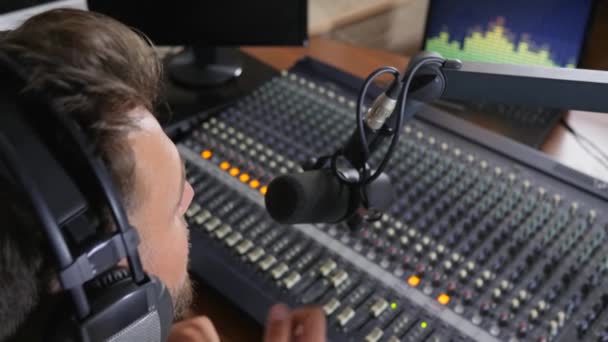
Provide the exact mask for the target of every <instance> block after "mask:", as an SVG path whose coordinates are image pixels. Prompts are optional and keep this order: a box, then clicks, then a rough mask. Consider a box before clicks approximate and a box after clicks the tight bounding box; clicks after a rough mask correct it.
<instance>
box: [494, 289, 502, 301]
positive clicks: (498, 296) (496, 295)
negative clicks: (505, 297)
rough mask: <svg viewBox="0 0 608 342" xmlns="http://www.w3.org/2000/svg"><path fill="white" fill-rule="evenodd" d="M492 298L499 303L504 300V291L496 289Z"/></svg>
mask: <svg viewBox="0 0 608 342" xmlns="http://www.w3.org/2000/svg"><path fill="white" fill-rule="evenodd" d="M492 298H494V299H495V300H497V301H499V300H500V299H501V298H502V291H501V290H500V289H499V288H495V289H494V290H493V291H492Z"/></svg>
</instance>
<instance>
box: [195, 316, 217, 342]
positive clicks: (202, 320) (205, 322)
mask: <svg viewBox="0 0 608 342" xmlns="http://www.w3.org/2000/svg"><path fill="white" fill-rule="evenodd" d="M195 319H196V321H197V324H198V325H199V326H200V327H201V331H203V333H204V336H205V337H206V338H207V341H209V342H220V337H219V336H218V334H217V330H215V327H214V326H213V323H211V320H210V319H209V318H208V317H207V316H198V317H196V318H195Z"/></svg>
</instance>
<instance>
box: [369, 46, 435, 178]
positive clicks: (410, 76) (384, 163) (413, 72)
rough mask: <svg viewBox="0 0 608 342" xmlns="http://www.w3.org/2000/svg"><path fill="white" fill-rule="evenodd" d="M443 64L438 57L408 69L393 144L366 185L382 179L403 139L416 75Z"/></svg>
mask: <svg viewBox="0 0 608 342" xmlns="http://www.w3.org/2000/svg"><path fill="white" fill-rule="evenodd" d="M443 62H444V59H442V58H436V57H429V58H424V59H422V60H420V61H419V62H417V63H416V64H414V65H413V66H411V67H410V68H408V72H407V73H406V74H405V75H403V79H402V80H401V83H404V80H405V84H404V85H403V87H402V88H401V93H400V99H401V101H399V107H397V109H396V110H397V113H396V115H398V116H397V121H396V123H395V127H394V132H393V137H392V139H391V143H390V145H389V147H388V150H387V151H386V153H385V155H384V158H383V159H382V161H381V162H380V165H379V166H378V169H376V171H375V172H374V174H372V175H371V176H370V177H366V179H365V184H369V183H371V182H373V181H374V180H376V179H377V178H378V177H380V175H381V174H382V172H384V169H385V168H386V166H387V165H388V161H389V160H390V159H391V157H392V155H393V153H394V151H395V148H396V146H397V143H398V142H399V138H400V137H401V124H402V123H403V121H404V120H405V114H406V113H405V107H406V102H407V93H408V91H409V88H410V84H411V82H412V80H413V79H414V76H415V75H416V72H417V71H418V70H419V69H420V68H422V67H423V66H426V65H429V64H440V65H441V64H442V63H443ZM406 77H407V79H406Z"/></svg>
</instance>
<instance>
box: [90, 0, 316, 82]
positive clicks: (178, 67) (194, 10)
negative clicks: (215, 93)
mask: <svg viewBox="0 0 608 342" xmlns="http://www.w3.org/2000/svg"><path fill="white" fill-rule="evenodd" d="M307 7H308V3H307V0H263V1H255V0H219V1H217V0H173V1H137V0H89V9H91V10H93V11H97V12H101V13H105V14H108V15H110V16H112V17H114V18H116V19H118V20H120V21H122V22H124V23H126V24H128V25H130V26H132V27H135V28H137V29H139V30H140V31H142V32H143V33H145V34H146V35H147V36H148V37H150V38H151V39H152V41H154V43H156V44H159V45H187V46H188V47H189V48H188V49H186V50H185V52H184V53H183V54H181V55H178V56H176V57H175V58H173V60H172V61H171V62H170V63H169V65H168V72H169V74H170V76H171V78H172V79H173V80H174V81H176V82H177V83H179V84H181V85H186V86H209V85H215V84H219V83H222V82H225V81H228V80H230V79H233V78H234V77H238V76H239V75H240V72H241V69H240V65H239V63H238V62H237V61H235V60H234V56H233V55H232V54H231V52H233V51H234V50H232V49H222V48H218V47H228V46H232V47H234V46H239V45H303V44H305V42H306V40H307V38H308V30H307V10H308V8H307Z"/></svg>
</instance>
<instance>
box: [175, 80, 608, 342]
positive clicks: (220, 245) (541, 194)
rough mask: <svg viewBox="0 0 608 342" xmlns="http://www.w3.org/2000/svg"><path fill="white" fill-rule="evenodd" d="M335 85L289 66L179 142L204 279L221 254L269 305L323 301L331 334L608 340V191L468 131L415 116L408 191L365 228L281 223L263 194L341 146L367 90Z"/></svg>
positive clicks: (401, 149) (402, 164)
mask: <svg viewBox="0 0 608 342" xmlns="http://www.w3.org/2000/svg"><path fill="white" fill-rule="evenodd" d="M333 84H334V83H329V84H326V83H324V82H323V78H320V77H319V76H318V75H314V74H311V75H303V74H301V73H287V72H284V73H283V74H282V75H281V76H278V77H276V78H274V79H272V80H271V81H269V82H267V83H265V84H264V85H262V86H261V87H260V88H259V89H257V90H256V91H254V92H253V93H251V94H249V95H248V96H246V97H244V98H243V99H241V100H239V101H237V103H235V104H234V105H233V106H231V107H229V108H227V109H224V110H222V111H221V112H219V113H216V114H215V115H213V116H210V117H207V118H205V119H204V120H202V121H201V123H200V124H199V125H198V126H197V127H196V128H195V129H194V130H193V131H192V132H191V134H190V136H189V137H187V138H186V139H184V140H182V141H180V142H179V145H178V148H179V150H180V153H181V154H182V156H183V157H184V159H185V160H186V161H187V175H188V180H189V181H190V182H191V184H192V186H193V188H194V189H195V193H196V195H195V200H194V202H193V204H192V206H191V207H190V209H189V210H188V211H187V213H186V216H187V220H188V222H189V223H190V226H191V232H192V235H193V247H192V253H191V256H192V257H193V258H195V259H193V260H192V267H191V268H192V272H193V273H194V274H195V276H197V277H199V278H202V279H203V280H206V281H209V282H211V283H212V282H213V279H211V278H212V277H214V276H215V275H214V274H207V273H206V272H205V271H203V270H204V269H205V267H207V266H204V264H205V263H206V262H208V261H207V260H198V259H196V258H198V256H199V255H200V258H201V259H202V258H203V256H205V255H211V256H218V257H217V258H218V260H219V255H221V259H222V262H225V265H227V266H229V267H228V268H230V269H234V273H235V274H238V275H239V276H241V277H243V278H242V279H241V280H242V281H240V282H237V283H238V284H236V283H235V284H233V285H234V286H237V287H240V288H242V289H251V291H254V290H253V289H252V288H255V291H259V292H260V294H265V296H266V297H268V305H270V304H271V303H272V302H273V301H287V302H288V303H290V304H291V305H303V304H318V305H320V306H321V307H322V308H323V310H324V312H325V313H326V315H327V319H328V329H329V330H330V332H329V336H330V337H331V339H332V340H345V341H469V340H483V341H492V340H496V341H498V340H501V341H519V340H522V341H523V340H535V341H554V340H561V341H577V340H600V341H601V340H602V339H601V338H604V337H605V336H608V314H607V313H606V311H607V310H606V306H608V286H607V285H608V284H607V283H608V281H607V280H606V278H607V277H606V269H607V268H608V257H607V256H608V247H607V244H606V222H607V219H606V216H605V214H604V212H603V209H604V208H606V203H607V202H606V199H605V198H603V197H600V196H597V195H595V194H590V193H588V192H585V191H583V190H581V189H579V188H577V187H575V186H572V185H570V184H566V183H565V182H563V181H561V180H559V179H557V178H556V177H552V175H551V174H547V173H546V172H541V171H542V170H539V168H538V167H535V165H527V164H524V163H521V162H519V160H520V157H521V156H511V155H510V154H509V150H508V149H507V151H502V152H501V153H498V151H497V150H496V149H497V148H499V147H500V146H499V147H496V146H492V145H488V146H486V142H485V141H481V142H479V141H475V140H472V139H470V137H469V138H467V139H465V138H463V137H461V136H459V134H456V133H458V132H455V131H454V130H455V129H458V127H456V128H454V127H449V128H448V127H443V126H442V125H441V122H435V121H423V120H414V121H412V122H410V123H408V125H406V127H405V128H404V131H403V135H402V141H401V142H400V144H399V146H398V147H397V149H396V151H395V153H394V157H393V159H392V160H391V162H390V163H389V166H388V168H387V173H388V174H389V176H390V177H391V179H392V181H393V185H394V188H395V190H396V192H397V200H396V201H395V203H394V205H393V206H392V207H391V208H390V210H389V211H388V212H387V213H386V214H385V215H383V217H382V219H381V220H379V221H377V222H374V223H369V224H365V225H364V227H362V229H360V230H359V231H357V232H354V233H351V232H350V231H349V230H348V229H347V228H346V227H345V226H342V225H330V224H316V225H296V226H282V225H279V224H277V223H274V222H273V221H272V220H271V219H270V217H269V216H268V215H267V214H266V213H265V211H264V206H263V196H264V194H265V191H266V186H267V185H268V183H269V182H270V180H271V179H272V178H273V177H274V176H277V175H279V174H283V173H291V172H299V171H301V168H300V166H299V165H300V164H301V163H302V162H304V161H306V160H307V159H308V158H310V157H314V156H320V155H327V154H330V153H331V152H333V151H334V150H335V149H337V148H338V147H340V146H341V145H342V144H343V143H344V142H345V140H346V139H347V137H348V136H349V135H350V133H351V131H352V129H353V128H354V110H353V102H352V101H353V99H354V98H353V95H352V94H349V93H347V92H341V91H340V89H339V88H336V87H335V86H332V85H333ZM433 115H434V116H438V117H441V115H445V114H441V113H439V114H437V113H435V114H432V113H431V114H429V116H433ZM421 117H422V116H421ZM450 120H454V119H450ZM462 125H465V124H464V123H463V124H462ZM463 127H465V128H466V130H467V136H470V132H473V133H474V132H475V130H474V129H472V128H471V127H468V126H463ZM480 136H482V135H481V133H480ZM473 138H475V137H474V136H473ZM518 148H522V147H518ZM382 152H383V151H379V152H378V153H377V154H374V155H373V156H372V160H371V162H372V163H376V164H377V163H378V162H379V160H380V159H381V157H382ZM197 241H201V244H203V242H202V241H204V246H205V248H207V249H208V250H207V251H203V250H200V251H199V250H197V248H198V246H197ZM212 252H213V253H212ZM205 253H207V254H205ZM216 269H218V270H219V269H220V268H219V266H218V268H216ZM237 270H238V272H237ZM218 290H220V291H222V288H218ZM237 292H238V291H236V290H235V291H234V293H237ZM243 293H244V292H243ZM231 299H232V300H233V301H234V302H235V303H236V304H237V305H241V307H242V308H243V309H244V310H246V311H248V312H261V311H255V310H259V308H257V309H256V308H251V307H248V305H247V303H248V299H247V298H231ZM262 309H263V310H267V309H268V307H266V308H262ZM263 310H262V311H263ZM258 316H259V317H255V318H256V319H258V320H259V321H260V322H262V321H263V320H264V317H263V316H264V315H261V314H260V315H258Z"/></svg>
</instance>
